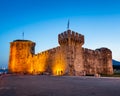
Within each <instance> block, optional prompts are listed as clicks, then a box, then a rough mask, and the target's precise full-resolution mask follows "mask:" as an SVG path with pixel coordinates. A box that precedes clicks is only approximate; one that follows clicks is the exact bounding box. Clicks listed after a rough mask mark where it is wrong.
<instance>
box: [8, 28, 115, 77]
mask: <svg viewBox="0 0 120 96" xmlns="http://www.w3.org/2000/svg"><path fill="white" fill-rule="evenodd" d="M58 42H59V45H60V46H58V47H56V48H53V49H50V50H46V51H44V52H40V53H38V54H35V42H32V41H30V40H14V41H13V42H11V43H10V56H9V65H8V68H9V72H10V73H18V74H51V75H69V76H81V75H95V74H106V75H112V74H113V67H112V52H111V50H109V49H108V48H100V49H96V50H91V49H87V48H83V47H82V45H83V44H84V36H83V35H81V34H78V33H76V32H73V31H71V30H67V31H65V32H63V33H61V34H59V35H58Z"/></svg>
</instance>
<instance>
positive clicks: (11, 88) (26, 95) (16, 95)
mask: <svg viewBox="0 0 120 96" xmlns="http://www.w3.org/2000/svg"><path fill="white" fill-rule="evenodd" d="M0 96H120V78H108V77H106V78H105V77H104V78H103V77H99V78H98V77H75V76H74V77H69V76H60V77H59V76H58V77H57V76H45V75H36V76H32V75H2V76H0Z"/></svg>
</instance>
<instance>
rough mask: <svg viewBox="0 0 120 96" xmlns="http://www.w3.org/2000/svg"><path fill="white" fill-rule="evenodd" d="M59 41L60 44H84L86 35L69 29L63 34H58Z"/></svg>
mask: <svg viewBox="0 0 120 96" xmlns="http://www.w3.org/2000/svg"><path fill="white" fill-rule="evenodd" d="M58 42H59V44H60V45H64V44H67V45H76V44H80V45H83V44H84V36H83V35H81V34H78V33H77V32H74V31H71V30H67V31H65V32H63V33H61V34H59V35H58Z"/></svg>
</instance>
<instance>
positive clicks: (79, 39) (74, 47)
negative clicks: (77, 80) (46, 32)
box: [58, 30, 84, 76]
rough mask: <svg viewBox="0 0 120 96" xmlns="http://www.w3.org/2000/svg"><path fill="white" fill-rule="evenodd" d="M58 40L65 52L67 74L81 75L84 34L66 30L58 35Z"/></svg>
mask: <svg viewBox="0 0 120 96" xmlns="http://www.w3.org/2000/svg"><path fill="white" fill-rule="evenodd" d="M58 42H59V44H60V46H61V48H62V49H63V50H64V53H65V54H66V59H67V64H68V65H67V66H68V68H67V69H68V70H67V71H68V74H69V75H71V76H72V75H81V72H83V70H84V66H83V53H82V45H83V44H84V36H83V35H81V34H78V33H77V32H74V31H71V30H67V31H65V32H64V33H61V34H59V35H58Z"/></svg>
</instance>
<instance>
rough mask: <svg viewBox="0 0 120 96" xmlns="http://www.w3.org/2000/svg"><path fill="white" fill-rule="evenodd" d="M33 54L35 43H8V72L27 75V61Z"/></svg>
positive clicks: (27, 41)
mask: <svg viewBox="0 0 120 96" xmlns="http://www.w3.org/2000/svg"><path fill="white" fill-rule="evenodd" d="M34 53H35V43H34V42H32V41H29V40H14V41H13V42H10V55H9V66H8V69H9V72H10V73H27V65H26V64H27V63H26V61H27V59H28V57H29V55H31V54H34Z"/></svg>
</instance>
